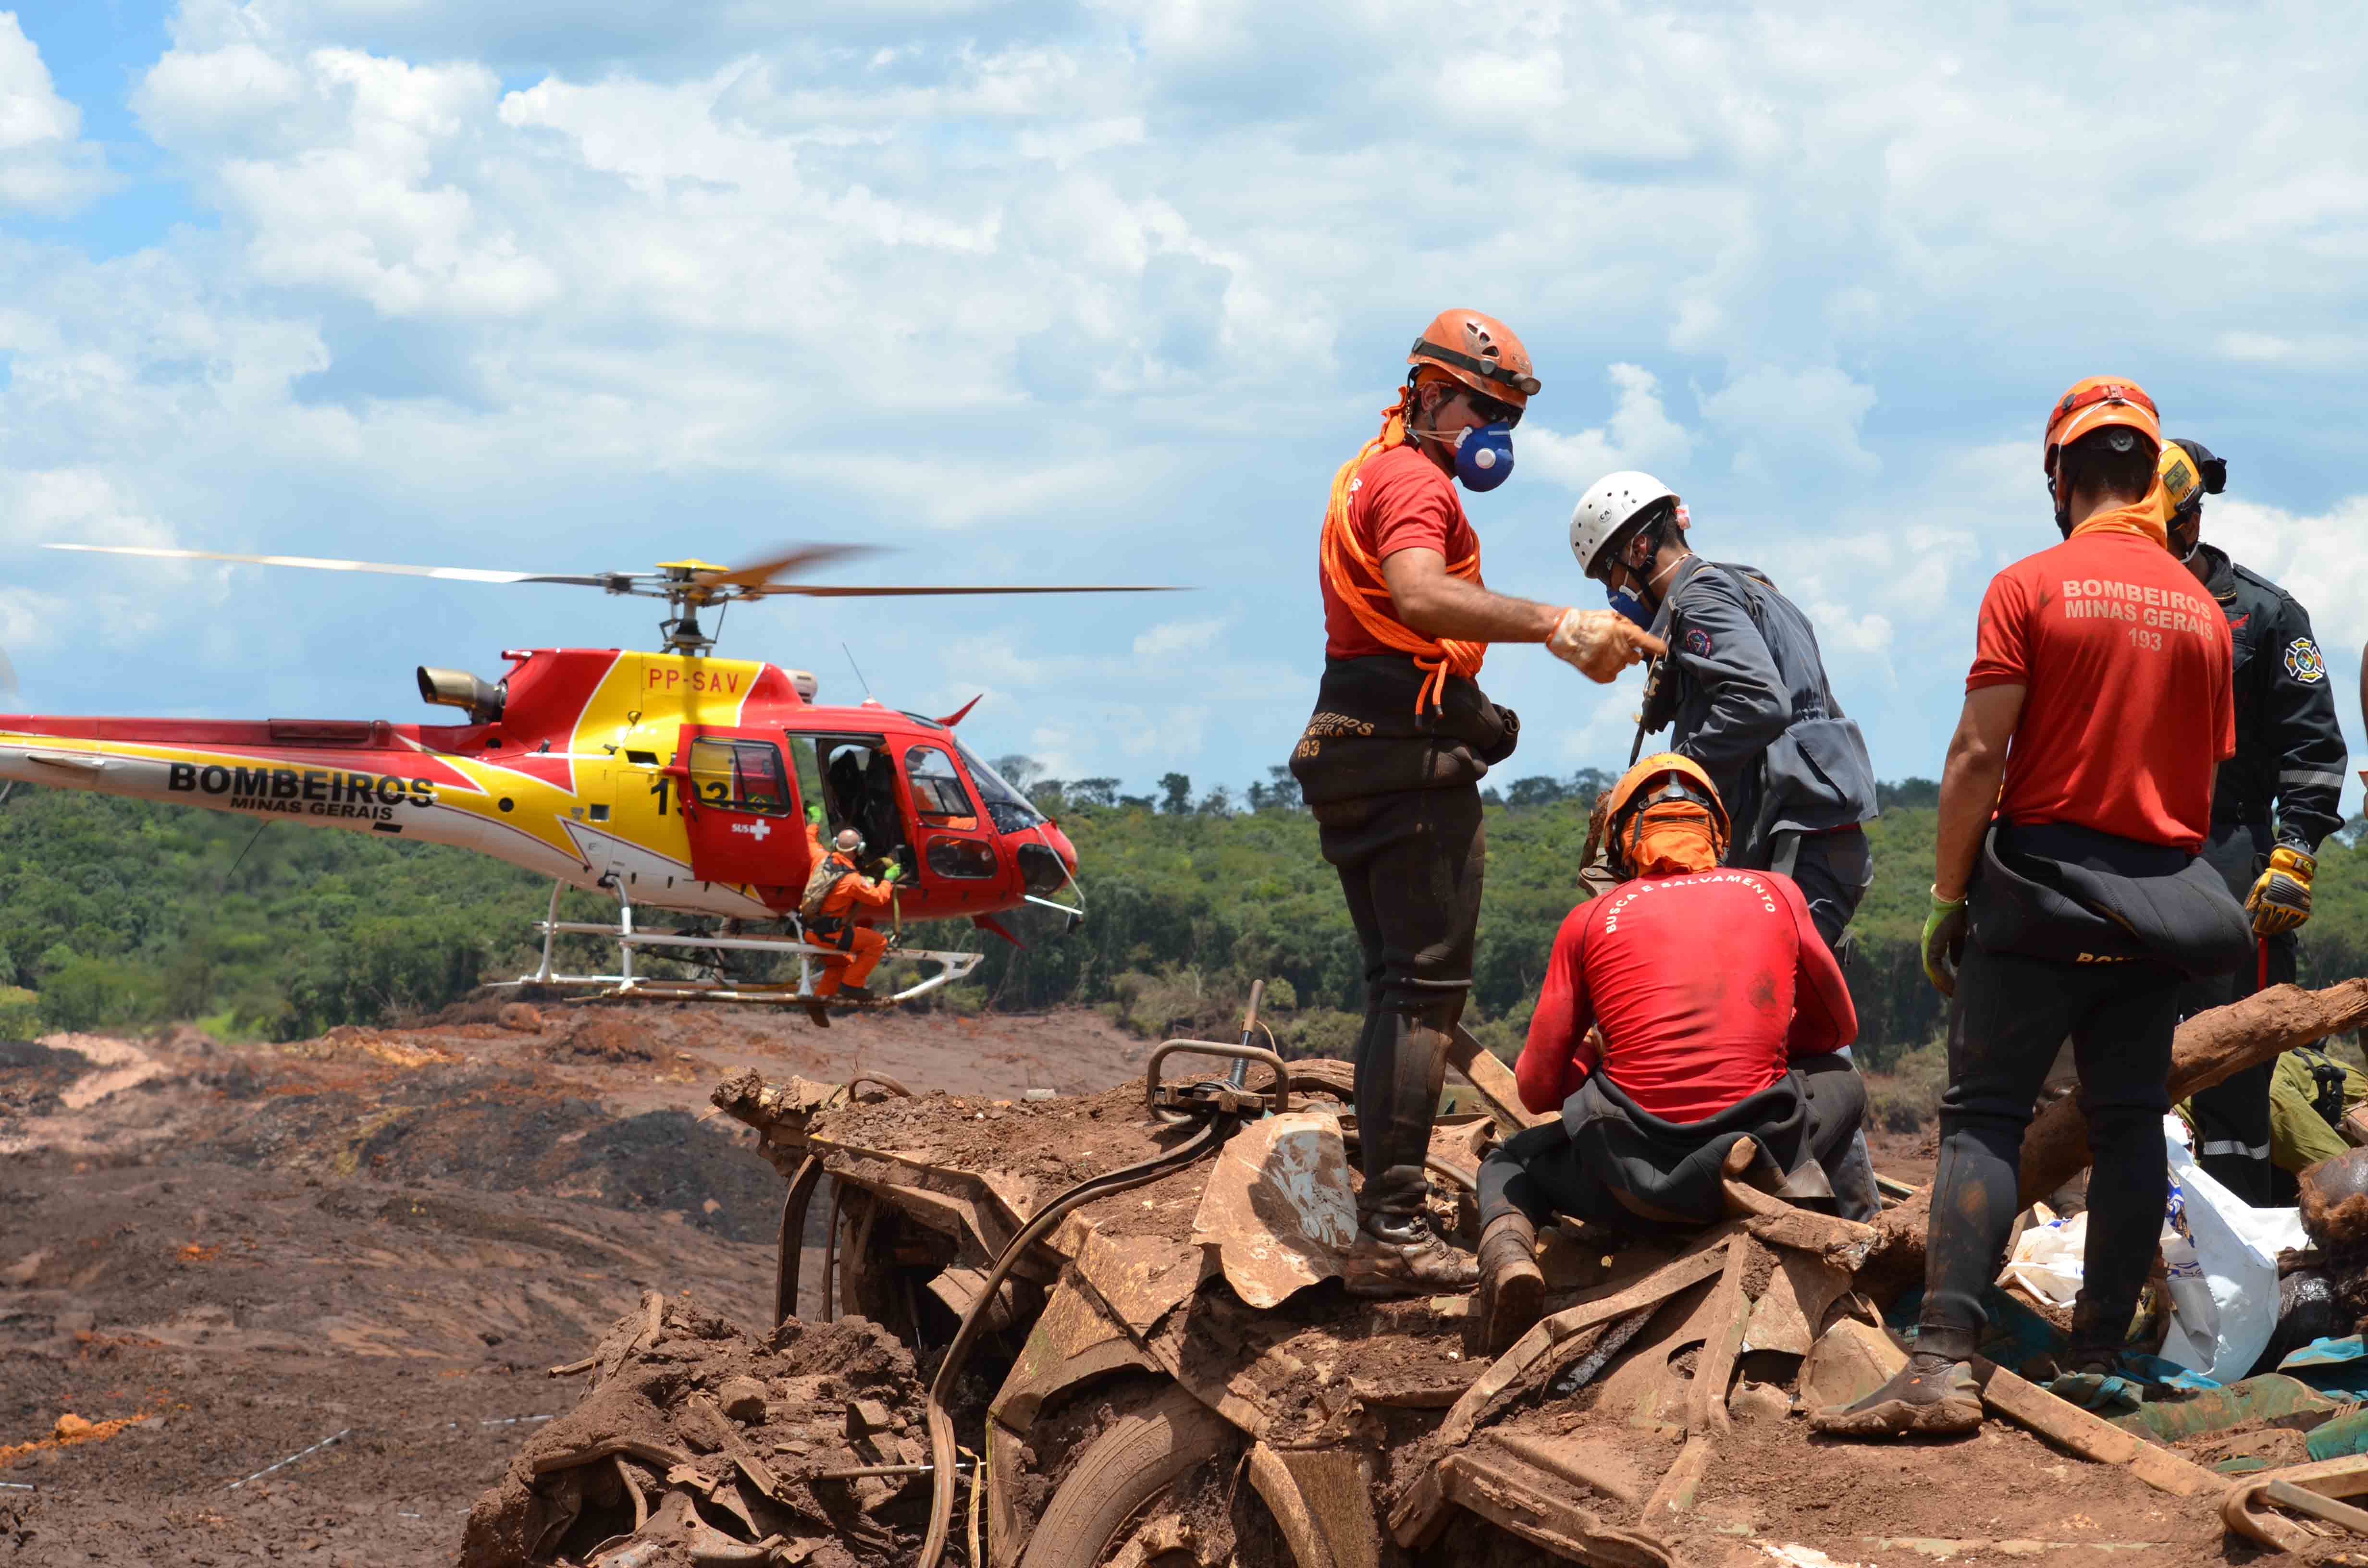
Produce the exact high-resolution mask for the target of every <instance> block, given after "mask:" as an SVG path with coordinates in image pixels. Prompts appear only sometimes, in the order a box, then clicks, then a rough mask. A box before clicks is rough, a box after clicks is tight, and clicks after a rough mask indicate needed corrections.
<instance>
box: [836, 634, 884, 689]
mask: <svg viewBox="0 0 2368 1568" xmlns="http://www.w3.org/2000/svg"><path fill="white" fill-rule="evenodd" d="M838 651H839V652H840V653H844V654H846V655H847V667H848V669H850V670H853V671H854V672H855V681H856V684H857V685H858V686H860V687H863V695H864V696H866V697H871V682H870V681H868V680H865V679H864V678H863V666H862V665H859V664H857V663H856V662H855V650H854V649H852V648H850V647H848V645H847V644H846V643H844V642H841V643H840V644H839V645H838ZM874 700H875V701H876V700H877V699H874Z"/></svg>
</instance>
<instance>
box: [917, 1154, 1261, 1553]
mask: <svg viewBox="0 0 2368 1568" xmlns="http://www.w3.org/2000/svg"><path fill="white" fill-rule="evenodd" d="M1240 1126H1241V1119H1240V1118H1239V1117H1236V1116H1234V1115H1232V1114H1230V1113H1220V1114H1218V1115H1216V1116H1212V1117H1211V1118H1210V1119H1209V1120H1208V1121H1207V1122H1206V1123H1204V1124H1203V1125H1202V1126H1201V1130H1200V1131H1198V1132H1195V1133H1194V1134H1193V1135H1192V1136H1191V1137H1190V1138H1187V1139H1186V1140H1185V1141H1184V1142H1181V1143H1178V1145H1176V1147H1174V1148H1173V1149H1170V1150H1168V1151H1167V1153H1164V1154H1158V1155H1155V1156H1154V1157H1153V1158H1151V1159H1148V1160H1145V1161H1144V1162H1143V1163H1142V1164H1141V1165H1127V1166H1124V1167H1122V1168H1121V1169H1119V1170H1114V1171H1110V1172H1107V1173H1105V1174H1103V1175H1101V1176H1089V1177H1087V1179H1086V1180H1084V1181H1081V1182H1079V1183H1078V1184H1077V1185H1076V1186H1075V1187H1071V1188H1069V1190H1068V1191H1066V1192H1064V1193H1063V1194H1061V1196H1060V1197H1058V1198H1056V1199H1053V1201H1052V1202H1050V1203H1048V1204H1046V1205H1045V1206H1044V1207H1043V1208H1042V1210H1039V1211H1038V1213H1037V1215H1036V1217H1035V1218H1034V1219H1032V1220H1030V1221H1028V1223H1027V1225H1026V1226H1025V1227H1023V1228H1022V1229H1021V1231H1020V1233H1019V1234H1018V1235H1016V1236H1014V1237H1012V1238H1011V1244H1009V1245H1008V1246H1007V1247H1005V1248H1004V1249H1003V1251H1002V1253H1001V1254H1000V1255H999V1256H997V1257H996V1260H995V1267H993V1268H992V1269H990V1270H988V1272H987V1276H986V1284H985V1286H984V1287H983V1288H982V1289H981V1290H979V1293H978V1296H977V1298H976V1299H975V1300H973V1301H972V1302H971V1304H970V1310H969V1311H968V1312H964V1313H962V1326H961V1327H960V1328H958V1329H956V1330H954V1338H953V1343H952V1344H951V1345H949V1346H946V1358H945V1359H944V1360H943V1361H940V1362H939V1364H938V1375H937V1376H936V1377H934V1378H932V1379H930V1380H929V1398H928V1406H927V1409H926V1412H925V1414H926V1415H927V1416H928V1427H929V1534H928V1540H925V1541H923V1542H922V1543H921V1555H920V1557H919V1559H918V1560H917V1561H916V1564H915V1568H938V1564H939V1561H940V1560H941V1559H943V1558H944V1556H945V1554H946V1542H947V1540H948V1538H949V1537H951V1535H952V1534H953V1523H954V1481H955V1476H954V1460H955V1457H956V1456H955V1445H954V1423H953V1417H952V1416H951V1415H947V1414H946V1399H947V1397H948V1396H949V1395H951V1393H952V1392H953V1389H954V1384H955V1383H956V1382H958V1381H961V1378H962V1368H963V1367H964V1366H965V1365H967V1364H968V1363H969V1360H970V1352H971V1346H973V1344H974V1343H975V1342H976V1341H977V1339H978V1331H979V1325H980V1324H982V1323H983V1322H985V1318H986V1309H987V1306H988V1304H989V1303H990V1302H992V1301H994V1300H995V1295H996V1291H998V1290H1001V1289H1002V1288H1003V1282H1004V1280H1005V1279H1006V1278H1009V1277H1010V1274H1011V1271H1012V1269H1013V1268H1015V1267H1018V1266H1019V1260H1020V1258H1021V1257H1023V1256H1026V1254H1027V1251H1028V1249H1029V1248H1030V1247H1031V1246H1033V1245H1035V1244H1037V1243H1038V1242H1040V1241H1042V1240H1043V1239H1044V1237H1046V1236H1048V1235H1050V1234H1052V1233H1053V1226H1055V1225H1057V1224H1059V1223H1060V1221H1061V1219H1062V1217H1063V1216H1064V1215H1065V1214H1067V1213H1068V1212H1069V1210H1072V1209H1076V1208H1077V1207H1079V1206H1080V1205H1083V1204H1087V1203H1090V1202H1092V1201H1093V1200H1094V1199H1097V1198H1108V1197H1109V1196H1110V1195H1111V1194H1112V1193H1118V1192H1124V1191H1126V1190H1128V1189H1129V1188H1131V1187H1144V1186H1147V1185H1148V1184H1150V1183H1152V1182H1155V1181H1157V1180H1158V1179H1159V1178H1160V1177H1162V1176H1173V1175H1174V1174H1175V1173H1176V1172H1178V1171H1180V1170H1182V1169H1184V1168H1185V1167H1186V1166H1188V1165H1193V1164H1196V1163H1197V1162H1199V1161H1200V1160H1202V1159H1204V1158H1206V1157H1207V1156H1209V1155H1211V1154H1213V1153H1216V1152H1217V1151H1218V1150H1219V1149H1221V1148H1223V1147H1224V1142H1225V1140H1226V1139H1228V1138H1231V1137H1232V1136H1233V1135H1234V1133H1235V1131H1237V1130H1238V1129H1239V1128H1240ZM971 1568H985V1564H984V1563H976V1562H974V1563H973V1564H971Z"/></svg>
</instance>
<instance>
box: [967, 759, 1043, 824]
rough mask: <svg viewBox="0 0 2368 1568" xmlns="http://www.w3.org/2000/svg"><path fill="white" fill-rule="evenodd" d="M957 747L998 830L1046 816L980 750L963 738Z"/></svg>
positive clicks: (1036, 820)
mask: <svg viewBox="0 0 2368 1568" xmlns="http://www.w3.org/2000/svg"><path fill="white" fill-rule="evenodd" d="M954 749H955V750H956V751H959V752H961V753H962V766H963V767H967V768H969V769H970V777H971V782H972V783H973V784H976V785H977V786H978V797H979V799H980V800H981V801H985V804H986V814H987V816H988V817H989V818H991V819H993V821H994V823H995V830H996V832H997V833H1018V832H1020V831H1021V830H1023V829H1026V828H1031V827H1034V826H1035V825H1036V824H1038V823H1040V822H1042V821H1043V820H1044V813H1043V812H1040V811H1038V810H1037V809H1036V808H1035V807H1034V806H1033V805H1030V803H1029V801H1028V797H1027V796H1025V795H1023V794H1021V793H1020V792H1019V790H1015V789H1013V788H1012V787H1011V786H1010V785H1009V784H1008V783H1006V782H1005V781H1004V778H1003V775H1001V774H999V773H997V772H996V770H995V769H993V768H992V767H988V766H987V765H986V764H985V763H984V762H981V761H980V760H979V757H978V754H977V753H976V752H974V751H973V750H971V749H970V747H968V746H966V745H963V744H962V743H961V742H960V741H956V742H955V743H954Z"/></svg>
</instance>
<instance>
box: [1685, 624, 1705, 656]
mask: <svg viewBox="0 0 2368 1568" xmlns="http://www.w3.org/2000/svg"><path fill="white" fill-rule="evenodd" d="M1710 648H1711V642H1710V633H1709V632H1707V631H1703V630H1702V628H1701V627H1699V626H1697V627H1691V628H1689V629H1688V631H1687V632H1686V652H1687V653H1691V654H1692V655H1693V656H1694V657H1695V658H1697V659H1707V658H1709V657H1710Z"/></svg>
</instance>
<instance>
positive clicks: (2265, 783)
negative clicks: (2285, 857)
mask: <svg viewBox="0 0 2368 1568" xmlns="http://www.w3.org/2000/svg"><path fill="white" fill-rule="evenodd" d="M2203 559H2204V561H2205V562H2206V563H2207V565H2208V567H2209V570H2208V571H2207V573H2206V574H2205V576H2204V579H2203V585H2204V586H2205V587H2206V588H2208V589H2210V590H2211V592H2212V597H2214V598H2216V599H2218V600H2219V601H2220V609H2221V613H2222V614H2224V615H2226V617H2227V618H2228V635H2229V638H2230V640H2231V641H2233V642H2235V643H2236V675H2237V755H2236V756H2232V757H2230V758H2229V759H2228V760H2227V761H2226V762H2224V763H2222V764H2221V765H2220V772H2219V774H2218V776H2217V777H2216V778H2214V781H2213V788H2212V820H2213V822H2214V823H2215V824H2256V823H2267V822H2268V821H2270V820H2271V812H2272V808H2274V812H2275V815H2276V819H2277V839H2278V842H2279V843H2281V844H2290V845H2293V846H2295V847H2297V848H2299V849H2301V850H2303V851H2304V852H2305V854H2310V855H2316V854H2317V853H2318V843H2319V840H2321V839H2323V838H2325V837H2326V836H2327V835H2328V834H2330V833H2333V832H2334V831H2335V830H2336V829H2337V828H2339V827H2340V826H2342V825H2343V813H2342V812H2341V811H2340V810H2339V809H2338V807H2337V799H2338V797H2340V795H2341V794H2342V793H2343V770H2344V767H2345V766H2346V764H2347V762H2348V761H2349V758H2348V757H2347V756H2345V754H2344V749H2343V730H2342V728H2341V726H2340V724H2338V723H2337V722H2336V717H2335V691H2334V687H2333V686H2332V684H2331V683H2330V682H2329V681H2328V677H2327V661H2326V660H2325V659H2324V658H2322V657H2321V656H2320V654H2319V651H2318V640H2317V638H2315V637H2313V636H2312V635H2311V631H2310V612H2309V611H2307V610H2305V609H2304V608H2302V606H2300V605H2299V604H2296V603H2295V602H2294V597H2293V596H2292V595H2291V594H2288V593H2287V592H2286V591H2285V590H2284V589H2283V588H2281V587H2279V586H2278V585H2276V584H2275V583H2272V582H2271V581H2270V580H2269V579H2268V578H2267V577H2264V576H2262V575H2260V574H2259V573H2257V572H2248V571H2247V570H2246V569H2245V568H2244V567H2242V566H2239V565H2237V563H2236V562H2233V561H2231V560H2229V559H2228V557H2227V555H2226V552H2225V551H2219V550H2215V549H2214V548H2213V547H2212V546H2211V545H2208V544H2207V545H2205V546H2204V547H2203Z"/></svg>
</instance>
